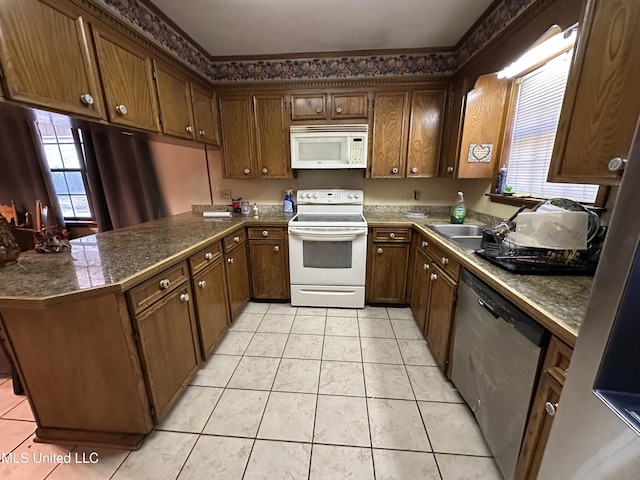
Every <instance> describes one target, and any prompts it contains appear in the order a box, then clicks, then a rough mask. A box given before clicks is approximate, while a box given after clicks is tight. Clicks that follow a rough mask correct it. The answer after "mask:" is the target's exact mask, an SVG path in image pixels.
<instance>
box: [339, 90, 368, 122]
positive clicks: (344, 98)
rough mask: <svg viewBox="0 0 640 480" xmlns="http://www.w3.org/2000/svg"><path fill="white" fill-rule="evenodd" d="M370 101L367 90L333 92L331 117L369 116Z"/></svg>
mask: <svg viewBox="0 0 640 480" xmlns="http://www.w3.org/2000/svg"><path fill="white" fill-rule="evenodd" d="M368 103H369V102H368V94H367V92H359V93H332V94H331V119H332V120H340V119H345V120H347V119H356V118H363V119H364V118H367V110H368Z"/></svg>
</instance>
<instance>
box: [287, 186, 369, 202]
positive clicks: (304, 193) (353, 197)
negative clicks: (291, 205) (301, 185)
mask: <svg viewBox="0 0 640 480" xmlns="http://www.w3.org/2000/svg"><path fill="white" fill-rule="evenodd" d="M363 199H364V193H363V191H362V190H343V189H316V190H298V204H303V205H304V204H306V205H314V204H315V205H328V204H332V203H338V204H342V205H345V204H351V205H362V203H363Z"/></svg>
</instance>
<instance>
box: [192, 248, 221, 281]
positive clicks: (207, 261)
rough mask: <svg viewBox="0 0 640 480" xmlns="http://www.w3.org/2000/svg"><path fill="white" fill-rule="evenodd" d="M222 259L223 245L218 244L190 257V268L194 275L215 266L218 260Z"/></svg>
mask: <svg viewBox="0 0 640 480" xmlns="http://www.w3.org/2000/svg"><path fill="white" fill-rule="evenodd" d="M220 257H222V245H221V244H220V242H216V243H214V244H213V245H209V246H208V247H206V248H203V249H202V250H200V251H199V252H198V253H196V254H194V255H191V256H190V257H189V266H190V267H191V271H192V272H193V273H196V272H199V271H200V270H202V269H203V268H204V267H206V266H207V265H211V264H213V262H215V261H216V260H217V259H219V258H220Z"/></svg>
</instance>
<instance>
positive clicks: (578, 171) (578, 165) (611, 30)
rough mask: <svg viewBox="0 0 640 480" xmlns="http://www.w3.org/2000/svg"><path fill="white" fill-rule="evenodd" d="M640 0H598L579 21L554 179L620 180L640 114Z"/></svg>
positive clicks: (554, 158)
mask: <svg viewBox="0 0 640 480" xmlns="http://www.w3.org/2000/svg"><path fill="white" fill-rule="evenodd" d="M639 23H640V2H638V1H637V0H593V1H590V2H588V3H587V8H586V12H585V15H584V17H583V18H582V19H581V20H580V37H579V39H578V46H577V48H576V52H575V54H576V56H575V58H574V63H573V65H572V66H571V71H570V73H569V80H568V82H567V89H566V92H565V99H564V103H563V105H562V111H561V113H560V123H559V124H558V132H557V134H556V141H555V144H554V148H553V154H552V157H551V158H552V160H551V166H550V168H549V181H550V182H557V181H571V182H579V183H596V184H617V183H619V181H620V172H619V171H615V172H611V171H609V169H608V164H609V161H610V160H611V159H613V158H615V157H619V158H627V155H628V153H629V148H630V146H631V141H632V139H633V134H634V131H635V128H636V123H637V121H638V114H639V113H640V95H638V93H637V90H638V78H640V62H638V45H640V29H638V24H639Z"/></svg>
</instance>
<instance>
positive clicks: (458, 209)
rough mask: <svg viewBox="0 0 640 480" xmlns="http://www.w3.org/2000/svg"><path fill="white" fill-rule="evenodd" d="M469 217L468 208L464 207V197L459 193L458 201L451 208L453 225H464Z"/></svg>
mask: <svg viewBox="0 0 640 480" xmlns="http://www.w3.org/2000/svg"><path fill="white" fill-rule="evenodd" d="M466 216H467V207H465V206H464V195H463V194H462V192H458V199H457V200H456V203H454V204H453V207H452V208H451V223H464V217H466Z"/></svg>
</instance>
